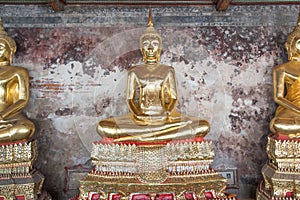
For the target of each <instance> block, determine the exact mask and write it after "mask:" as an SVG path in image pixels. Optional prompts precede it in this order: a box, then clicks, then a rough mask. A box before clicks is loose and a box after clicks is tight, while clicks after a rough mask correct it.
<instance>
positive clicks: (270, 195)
mask: <svg viewBox="0 0 300 200" xmlns="http://www.w3.org/2000/svg"><path fill="white" fill-rule="evenodd" d="M267 154H268V158H269V160H268V162H267V163H266V164H265V165H264V167H263V169H262V174H263V178H264V181H263V182H262V183H261V184H260V186H259V187H258V189H257V199H258V200H260V199H282V200H283V199H291V200H299V199H300V140H299V139H289V138H283V137H278V136H275V135H270V136H269V138H268V144H267Z"/></svg>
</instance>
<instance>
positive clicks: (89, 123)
mask: <svg viewBox="0 0 300 200" xmlns="http://www.w3.org/2000/svg"><path fill="white" fill-rule="evenodd" d="M152 10H153V17H154V24H155V27H156V30H157V31H158V32H159V33H160V34H161V36H162V38H163V53H162V57H161V62H162V63H164V64H168V65H172V66H173V67H174V68H175V70H176V76H177V84H178V93H179V104H178V109H179V110H180V111H181V112H183V113H186V114H189V115H192V116H197V117H200V118H204V119H206V120H208V121H209V122H210V124H211V131H210V133H209V134H208V135H207V137H206V138H207V139H209V140H212V141H213V144H214V145H215V150H216V157H215V161H214V163H213V167H215V168H217V169H227V168H237V170H238V179H239V186H240V189H235V190H231V191H232V192H235V193H238V195H239V197H240V198H241V199H243V198H254V197H255V190H256V187H257V184H258V182H259V181H260V180H261V179H262V176H261V172H260V170H261V168H262V166H263V165H264V163H265V162H266V159H267V157H266V153H265V146H266V142H267V135H268V134H269V132H270V131H269V121H270V120H271V119H272V117H273V114H274V111H275V108H276V105H275V103H274V100H273V87H272V84H273V83H272V69H273V68H274V66H276V65H277V64H281V63H284V62H286V60H287V55H286V51H285V49H284V43H285V40H286V37H287V35H288V34H289V33H290V32H291V31H292V29H293V27H294V26H295V25H296V21H297V12H298V6H295V5H293V6H292V5H291V6H279V5H276V6H231V7H229V10H227V11H226V12H217V11H215V8H214V7H213V6H200V7H153V8H152ZM0 17H1V18H2V20H3V24H4V26H5V27H6V31H7V32H8V33H9V35H10V36H11V37H13V38H14V39H15V40H16V42H17V46H18V50H17V53H16V55H15V57H14V61H13V63H14V65H18V66H23V67H25V68H27V69H28V70H29V73H30V86H31V89H30V94H31V98H30V102H29V104H28V106H27V107H26V109H25V110H24V113H25V114H26V115H27V116H28V118H30V119H31V120H32V121H34V123H35V124H36V127H37V128H36V133H35V136H34V137H35V138H36V139H37V140H38V142H39V143H38V144H39V157H38V159H37V162H36V164H35V165H36V168H37V169H38V170H40V171H41V172H42V173H43V174H44V175H45V176H46V180H45V188H46V189H47V190H48V191H49V192H50V193H51V195H52V196H53V197H54V199H67V198H68V197H70V196H71V195H73V194H75V193H76V190H74V191H73V190H72V191H71V190H70V191H68V187H67V190H66V191H65V192H64V189H66V183H65V180H66V178H65V175H66V170H65V168H72V167H74V166H78V165H83V166H86V167H90V162H89V157H90V150H91V143H92V142H93V141H96V140H99V139H100V137H99V136H98V135H97V132H96V125H97V122H98V121H99V120H101V119H104V118H107V117H109V116H117V115H122V114H125V113H126V112H128V110H127V107H126V104H125V90H126V76H127V69H128V68H129V67H130V66H131V65H132V64H137V63H140V62H141V53H140V51H139V36H140V35H141V34H142V33H143V31H144V29H145V27H146V22H147V8H143V7H101V6H66V7H65V10H64V11H60V12H54V11H52V10H51V9H50V8H49V7H47V6H34V5H27V6H21V5H19V6H17V5H0ZM79 171H80V170H79ZM78 177H79V176H78ZM75 179H76V178H75ZM77 179H79V178H77ZM76 181H77V180H75V182H76ZM73 189H74V188H73Z"/></svg>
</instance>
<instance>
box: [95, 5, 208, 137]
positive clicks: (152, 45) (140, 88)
mask: <svg viewBox="0 0 300 200" xmlns="http://www.w3.org/2000/svg"><path fill="white" fill-rule="evenodd" d="M140 48H141V51H142V54H143V62H144V64H141V65H137V66H133V67H131V68H130V69H129V71H128V78H127V105H128V107H129V114H127V115H123V116H118V117H112V118H108V119H104V120H101V121H100V122H99V124H98V127H97V131H98V133H99V134H100V136H102V137H107V138H111V139H113V140H114V141H116V142H121V141H141V142H155V141H158V142H159V141H170V140H173V139H187V138H193V137H204V136H205V135H206V134H207V133H208V131H209V129H210V126H209V123H208V122H207V121H205V120H199V119H198V118H195V117H190V116H186V115H183V114H181V113H179V111H177V110H176V105H177V101H178V100H177V99H178V97H177V88H176V79H175V71H174V68H173V67H171V66H167V65H163V64H159V63H158V62H159V60H160V53H161V50H162V39H161V37H160V35H159V34H158V33H157V32H156V31H155V29H154V27H153V22H152V15H151V10H150V11H149V20H148V27H147V29H146V31H145V33H144V34H143V35H142V36H141V38H140Z"/></svg>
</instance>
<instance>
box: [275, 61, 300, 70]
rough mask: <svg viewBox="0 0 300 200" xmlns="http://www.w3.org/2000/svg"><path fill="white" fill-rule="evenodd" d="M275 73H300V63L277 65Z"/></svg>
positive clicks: (291, 62) (292, 62)
mask: <svg viewBox="0 0 300 200" xmlns="http://www.w3.org/2000/svg"><path fill="white" fill-rule="evenodd" d="M274 71H275V72H280V71H282V72H295V71H299V72H300V62H299V61H289V62H286V63H283V64H280V65H277V66H276V67H275V68H274Z"/></svg>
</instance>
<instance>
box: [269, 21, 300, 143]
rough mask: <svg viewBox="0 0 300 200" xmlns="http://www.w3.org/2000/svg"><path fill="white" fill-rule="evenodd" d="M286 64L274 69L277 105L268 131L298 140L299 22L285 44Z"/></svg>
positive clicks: (299, 97)
mask: <svg viewBox="0 0 300 200" xmlns="http://www.w3.org/2000/svg"><path fill="white" fill-rule="evenodd" d="M285 45H286V49H287V53H288V60H289V61H288V62H287V63H284V64H281V65H278V66H276V67H275V68H274V71H273V73H274V74H273V76H274V99H275V102H276V103H278V104H279V105H278V108H277V110H276V113H275V117H274V118H273V119H272V121H271V123H270V129H271V131H272V132H274V133H276V134H277V135H284V136H288V137H289V138H300V22H298V25H297V26H296V28H295V29H294V30H293V32H292V33H291V34H290V35H289V36H288V39H287V42H286V44H285Z"/></svg>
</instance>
